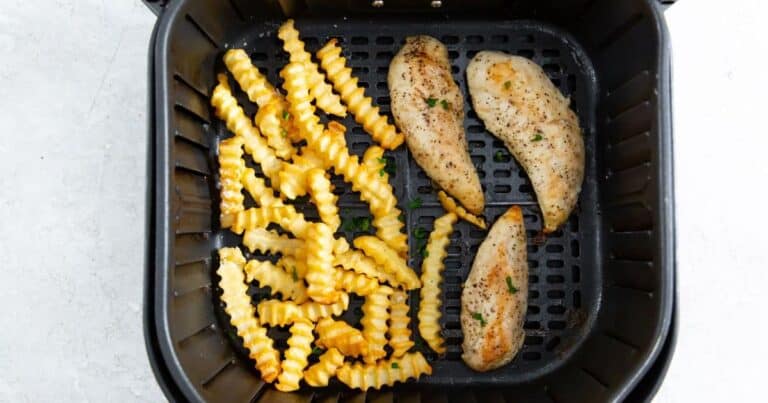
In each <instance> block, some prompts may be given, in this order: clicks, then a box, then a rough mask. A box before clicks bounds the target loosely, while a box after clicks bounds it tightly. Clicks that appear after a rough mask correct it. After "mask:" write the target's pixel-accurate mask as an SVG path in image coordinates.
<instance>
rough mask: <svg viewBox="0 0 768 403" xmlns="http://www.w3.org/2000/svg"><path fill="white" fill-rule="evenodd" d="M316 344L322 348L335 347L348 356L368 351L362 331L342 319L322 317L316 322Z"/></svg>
mask: <svg viewBox="0 0 768 403" xmlns="http://www.w3.org/2000/svg"><path fill="white" fill-rule="evenodd" d="M315 330H316V331H317V345H318V346H320V347H324V348H337V349H339V351H340V352H341V353H342V354H344V355H346V356H349V357H358V356H361V355H366V354H367V353H368V342H366V341H365V338H364V337H363V334H362V332H360V331H359V330H357V329H355V328H354V327H352V326H350V325H349V324H347V322H344V321H336V320H333V319H331V318H324V319H321V320H320V321H319V322H317V327H316V329H315Z"/></svg>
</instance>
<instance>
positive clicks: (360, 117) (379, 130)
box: [317, 39, 405, 150]
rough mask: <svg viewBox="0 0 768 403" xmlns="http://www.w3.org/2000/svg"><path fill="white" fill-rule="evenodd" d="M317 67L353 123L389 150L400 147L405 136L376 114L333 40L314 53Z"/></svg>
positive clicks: (375, 108) (384, 118)
mask: <svg viewBox="0 0 768 403" xmlns="http://www.w3.org/2000/svg"><path fill="white" fill-rule="evenodd" d="M317 58H318V59H319V60H320V66H321V67H322V68H323V70H325V73H326V74H327V75H328V80H329V81H330V82H331V83H333V88H334V89H335V90H336V91H337V92H338V93H339V94H340V95H341V100H342V101H344V103H346V104H347V107H348V109H349V111H350V112H351V113H352V115H353V116H354V117H355V121H356V122H357V123H359V124H361V125H362V126H363V129H365V131H366V132H368V134H370V135H371V137H372V138H373V140H374V141H375V142H376V143H378V144H379V145H381V146H382V147H384V148H386V149H388V150H394V149H396V148H397V147H399V146H400V145H401V144H403V141H405V136H403V134H402V133H399V132H398V131H397V128H396V127H395V126H394V125H391V124H389V122H387V117H386V116H383V115H381V114H380V113H379V107H374V106H373V100H372V99H371V97H366V96H365V89H363V88H362V87H360V86H358V85H357V82H358V79H357V77H352V69H351V68H349V67H347V65H346V59H345V58H344V57H343V56H341V47H339V46H338V45H337V40H336V39H331V40H330V41H328V43H327V44H326V45H325V46H323V48H322V49H320V50H319V51H317Z"/></svg>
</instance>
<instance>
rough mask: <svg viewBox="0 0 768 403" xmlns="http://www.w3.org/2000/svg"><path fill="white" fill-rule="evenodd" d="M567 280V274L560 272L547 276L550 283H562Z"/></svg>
mask: <svg viewBox="0 0 768 403" xmlns="http://www.w3.org/2000/svg"><path fill="white" fill-rule="evenodd" d="M564 282H565V276H561V275H559V274H550V275H549V276H547V283H549V284H562V283H564Z"/></svg>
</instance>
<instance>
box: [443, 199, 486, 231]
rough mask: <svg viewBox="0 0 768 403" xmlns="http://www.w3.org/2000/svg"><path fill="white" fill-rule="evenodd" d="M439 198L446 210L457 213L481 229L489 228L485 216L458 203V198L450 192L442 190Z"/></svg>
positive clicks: (459, 216)
mask: <svg viewBox="0 0 768 403" xmlns="http://www.w3.org/2000/svg"><path fill="white" fill-rule="evenodd" d="M437 198H438V200H440V204H441V205H442V206H443V208H444V209H445V211H447V212H449V213H454V214H456V216H457V217H458V218H461V219H462V220H464V221H466V222H468V223H470V224H472V225H474V226H476V227H478V228H480V229H487V227H486V225H485V219H483V217H478V216H476V215H474V214H472V213H470V212H469V211H467V210H466V209H465V208H464V207H462V206H461V205H459V204H458V203H456V200H453V198H452V197H451V196H448V193H445V191H442V190H441V191H439V192H437Z"/></svg>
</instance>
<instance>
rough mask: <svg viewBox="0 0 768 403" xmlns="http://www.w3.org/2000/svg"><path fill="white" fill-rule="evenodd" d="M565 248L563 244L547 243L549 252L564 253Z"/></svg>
mask: <svg viewBox="0 0 768 403" xmlns="http://www.w3.org/2000/svg"><path fill="white" fill-rule="evenodd" d="M563 249H564V248H563V245H547V247H546V251H547V253H562V251H563Z"/></svg>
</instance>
